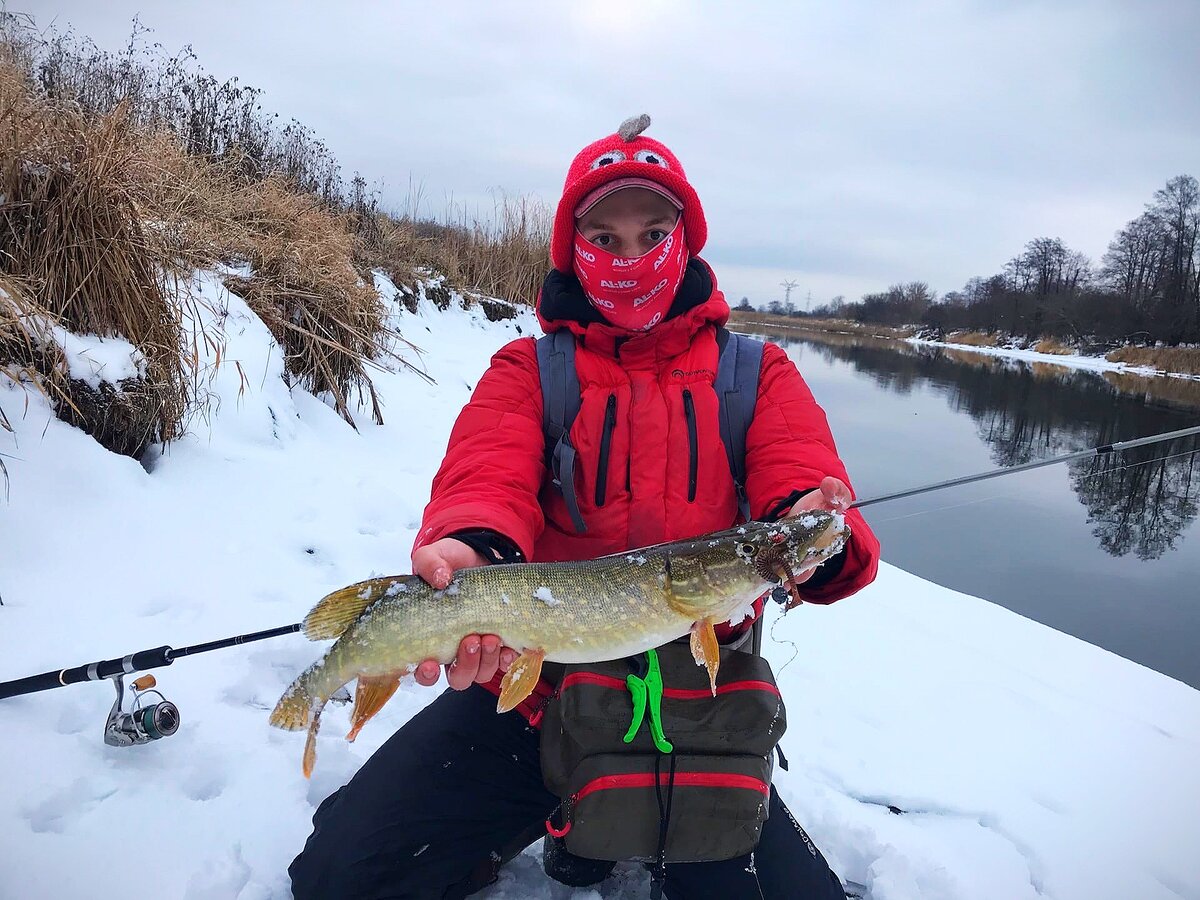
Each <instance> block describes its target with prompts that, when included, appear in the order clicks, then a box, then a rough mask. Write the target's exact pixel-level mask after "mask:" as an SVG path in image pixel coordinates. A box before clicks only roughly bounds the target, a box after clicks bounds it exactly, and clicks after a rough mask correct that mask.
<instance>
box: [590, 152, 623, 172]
mask: <svg viewBox="0 0 1200 900" xmlns="http://www.w3.org/2000/svg"><path fill="white" fill-rule="evenodd" d="M625 159H626V157H625V154H624V153H622V152H621V151H620V150H609V151H607V152H606V153H604V154H603V155H601V156H597V157H596V158H595V159H594V160H592V168H593V169H599V168H600V167H601V166H611V165H612V164H613V163H619V162H625Z"/></svg>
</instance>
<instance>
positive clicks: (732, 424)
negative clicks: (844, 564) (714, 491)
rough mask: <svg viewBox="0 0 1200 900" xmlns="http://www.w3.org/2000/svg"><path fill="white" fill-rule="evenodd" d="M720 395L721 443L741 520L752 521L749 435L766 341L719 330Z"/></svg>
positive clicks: (716, 383)
mask: <svg viewBox="0 0 1200 900" xmlns="http://www.w3.org/2000/svg"><path fill="white" fill-rule="evenodd" d="M717 348H718V351H719V352H720V357H719V359H718V362H717V377H716V379H715V380H714V381H713V389H714V390H715V391H716V392H717V403H718V408H719V410H720V412H719V415H720V425H721V441H722V442H723V443H724V444H725V456H726V458H727V459H728V460H729V471H730V473H731V474H732V475H733V484H734V488H735V489H736V490H737V498H738V509H739V510H740V512H741V514H742V518H744V519H746V520H747V521H749V519H750V500H749V498H748V497H747V496H746V433H747V432H748V431H749V430H750V420H751V419H753V418H754V404H755V403H756V402H757V401H758V375H759V372H760V371H761V370H762V357H763V342H762V341H756V340H754V338H750V337H746V336H745V335H742V334H734V333H732V332H731V331H728V330H727V329H725V328H718V329H717Z"/></svg>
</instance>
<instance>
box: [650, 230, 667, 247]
mask: <svg viewBox="0 0 1200 900" xmlns="http://www.w3.org/2000/svg"><path fill="white" fill-rule="evenodd" d="M666 236H667V233H666V232H665V231H660V230H659V229H657V228H656V229H654V230H653V231H651V232H650V234H649V238H650V240H651V242H653V243H655V244H657V243H658V242H659V241H661V240H662V239H663V238H665V237H666Z"/></svg>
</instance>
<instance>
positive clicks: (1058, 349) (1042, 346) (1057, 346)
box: [1031, 338, 1079, 356]
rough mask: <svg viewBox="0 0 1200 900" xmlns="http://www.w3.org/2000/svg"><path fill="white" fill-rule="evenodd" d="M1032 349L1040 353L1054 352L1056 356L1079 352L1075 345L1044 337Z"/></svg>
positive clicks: (1071, 354)
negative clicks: (1070, 345)
mask: <svg viewBox="0 0 1200 900" xmlns="http://www.w3.org/2000/svg"><path fill="white" fill-rule="evenodd" d="M1031 349H1033V350H1036V351H1037V352H1038V353H1053V354H1054V355H1055V356H1073V355H1074V354H1076V353H1078V352H1079V351H1078V350H1076V349H1075V348H1074V347H1068V346H1067V345H1066V344H1064V343H1061V342H1060V341H1056V340H1055V339H1054V338H1042V339H1041V340H1039V341H1038V342H1037V343H1035V344H1034V345H1033V347H1032V348H1031Z"/></svg>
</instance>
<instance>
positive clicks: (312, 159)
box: [0, 12, 551, 455]
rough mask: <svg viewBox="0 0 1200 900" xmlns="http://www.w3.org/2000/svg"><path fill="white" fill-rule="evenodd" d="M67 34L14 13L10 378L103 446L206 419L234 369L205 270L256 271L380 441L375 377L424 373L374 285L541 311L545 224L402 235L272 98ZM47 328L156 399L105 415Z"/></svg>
mask: <svg viewBox="0 0 1200 900" xmlns="http://www.w3.org/2000/svg"><path fill="white" fill-rule="evenodd" d="M50 34H51V37H50V38H49V39H44V38H43V37H41V36H40V35H39V34H38V33H37V32H35V30H34V29H33V27H32V23H31V22H29V21H27V20H25V19H23V18H22V17H19V16H14V15H10V14H7V13H2V12H0V195H2V196H0V278H5V279H7V282H5V284H7V285H8V286H9V288H11V289H10V290H6V294H7V296H8V298H9V301H8V302H6V303H4V304H0V367H2V368H0V371H4V372H5V373H6V374H8V375H9V376H10V377H13V378H15V379H17V380H19V381H21V382H22V383H24V384H26V385H32V386H35V387H36V388H37V389H40V390H42V391H43V393H45V394H46V395H47V396H48V397H50V398H51V400H52V401H53V402H54V404H55V406H56V408H57V410H58V412H59V415H60V416H61V417H63V418H64V419H66V420H67V421H71V422H73V423H75V424H79V425H81V426H82V427H84V428H85V429H87V430H88V431H89V432H90V433H92V434H93V435H95V436H97V438H99V439H101V440H103V441H104V442H105V444H106V446H110V447H111V448H112V449H116V450H118V451H119V452H125V453H130V454H132V455H138V454H139V453H141V451H142V450H143V449H145V447H146V445H147V444H148V443H149V442H151V441H169V440H172V439H173V438H176V437H178V436H179V435H180V434H182V433H183V431H184V430H185V429H186V423H187V421H188V417H189V416H190V415H191V414H194V413H196V412H198V411H203V407H204V404H205V402H206V398H207V391H206V389H205V386H204V385H203V383H202V375H201V373H200V370H199V366H200V358H201V356H202V354H201V353H200V352H199V348H200V346H201V344H202V343H207V344H208V345H209V346H210V349H211V348H212V347H215V348H216V353H217V356H218V358H220V354H221V351H222V349H223V348H222V346H221V340H222V339H221V336H220V335H219V334H218V335H210V334H202V333H201V334H197V333H196V330H195V329H196V322H197V320H198V317H197V316H196V315H195V311H194V310H192V309H191V308H190V306H189V304H190V303H192V302H193V301H192V300H191V298H189V297H188V296H187V294H186V292H180V291H179V290H178V287H179V280H180V279H181V278H186V277H188V276H190V273H191V272H192V271H193V270H195V269H197V268H207V267H212V266H213V265H214V264H216V263H226V264H230V265H232V266H236V267H238V268H241V269H244V270H245V272H246V275H245V276H244V277H231V278H229V279H228V282H227V284H228V286H229V287H230V288H231V289H232V290H234V291H235V292H237V293H239V294H240V295H242V296H243V297H245V299H246V300H247V301H248V303H249V304H250V305H251V307H252V308H253V309H254V311H255V312H256V313H257V314H258V315H259V316H260V317H261V318H262V319H263V320H264V322H265V323H266V324H267V326H268V327H269V328H270V330H271V332H272V333H273V335H274V336H275V338H276V340H277V341H278V342H279V344H280V345H281V347H282V348H283V351H284V355H285V360H286V370H287V373H288V375H289V377H291V378H293V379H294V380H295V381H297V382H298V383H300V384H301V385H303V386H304V387H305V388H307V389H308V390H310V391H312V392H314V393H316V394H320V395H326V396H328V397H329V398H330V400H331V403H332V405H333V406H334V407H335V408H336V409H337V411H338V412H339V414H340V415H341V416H342V417H343V418H345V419H346V421H347V422H349V423H350V424H351V425H353V424H354V419H353V416H352V414H351V409H352V407H353V404H352V402H351V399H352V397H353V395H354V393H355V392H356V391H357V392H358V395H359V397H360V398H363V397H366V398H369V400H370V403H371V406H372V411H373V413H374V418H375V420H376V421H378V422H382V414H381V410H380V407H379V402H378V397H377V396H376V393H375V389H374V386H373V384H372V382H371V379H370V377H369V375H368V369H369V367H370V366H372V365H382V364H383V361H384V359H385V358H386V357H391V358H393V359H397V360H398V361H399V362H400V363H401V364H403V365H407V362H406V361H405V360H404V359H403V358H402V357H400V356H398V355H397V353H396V350H397V348H401V349H402V348H403V346H404V345H405V342H404V341H403V339H402V338H401V337H400V336H399V335H397V334H395V333H393V332H390V331H389V330H388V329H387V327H386V325H385V321H384V313H385V310H384V308H383V305H382V303H381V302H380V299H379V297H378V295H377V294H376V292H375V290H374V286H373V284H372V283H371V277H370V269H371V268H376V267H377V268H381V269H383V270H385V271H387V272H388V273H389V274H390V275H391V276H392V278H393V280H394V281H395V283H396V284H397V286H399V287H401V288H402V289H405V290H407V291H409V293H410V295H414V296H415V292H416V290H417V286H416V284H415V279H416V278H417V277H418V275H419V273H433V274H435V275H441V276H444V278H443V279H442V280H441V281H440V282H439V286H438V287H436V288H432V289H430V290H428V291H426V293H427V294H429V295H430V296H432V298H433V299H434V301H435V302H438V300H439V299H440V300H441V301H442V305H443V306H445V305H446V304H448V302H449V298H450V291H449V288H450V287H454V288H458V289H460V290H461V291H463V293H464V295H465V296H466V297H467V298H468V300H469V302H478V303H480V305H481V306H482V307H483V309H484V312H485V313H486V314H487V316H488V317H489V318H492V319H498V318H507V317H511V316H512V315H514V309H513V308H512V307H511V306H509V305H508V304H505V303H496V302H494V301H489V300H487V299H486V298H484V297H479V296H473V295H472V294H471V293H469V292H472V291H475V292H480V293H482V294H488V295H493V296H497V297H502V298H507V299H510V300H512V301H514V302H522V301H524V302H532V300H533V299H534V297H535V296H536V295H537V291H538V289H539V287H540V285H541V280H542V277H543V275H544V273H545V270H546V264H547V257H548V253H547V249H548V244H549V230H550V222H551V211H550V209H549V208H548V207H545V206H544V205H542V204H540V203H537V202H535V201H532V200H526V199H517V200H514V199H511V198H507V197H505V198H503V199H502V200H500V201H499V202H498V203H497V204H496V210H495V213H496V215H495V218H494V219H493V220H492V221H491V222H490V223H480V222H478V221H468V219H467V217H466V216H465V214H459V215H457V216H452V217H447V219H446V221H444V222H440V223H433V222H428V221H415V220H413V219H412V218H408V217H403V218H397V217H393V216H387V215H384V214H383V213H381V212H379V211H378V210H377V208H376V199H375V197H374V196H373V195H372V194H370V193H369V192H368V191H367V190H366V186H365V182H364V181H363V180H362V179H361V178H357V177H356V178H355V179H354V180H353V182H352V187H353V190H352V192H351V193H347V192H346V190H345V185H344V184H343V183H342V182H341V181H340V179H337V180H331V179H336V171H337V168H336V161H334V160H333V159H332V157H331V156H330V155H329V153H328V151H327V149H326V148H325V147H324V145H323V144H321V143H320V142H319V141H318V140H317V139H316V138H315V137H314V136H313V135H312V134H311V133H310V132H308V131H307V130H306V129H304V128H303V126H300V125H298V124H297V123H292V124H291V125H289V126H287V127H285V128H283V129H282V130H280V131H275V130H274V126H273V125H271V124H270V120H269V119H268V118H267V116H266V114H259V113H258V112H257V110H258V109H260V108H261V107H258V106H256V103H257V97H258V92H256V91H254V90H253V89H246V88H242V87H238V86H237V85H236V84H235V83H234V82H232V81H231V82H228V83H226V84H224V85H221V84H218V83H216V82H215V81H213V80H212V79H211V77H209V76H206V75H203V73H202V70H201V71H196V70H195V69H194V67H192V66H191V60H190V57H188V56H186V55H185V56H183V57H179V58H175V59H171V60H167V61H165V62H164V61H163V60H160V59H156V58H154V56H153V53H152V52H148V53H147V54H143V55H142V56H139V55H138V54H135V53H134V51H133V49H132V47H133V44H132V43H131V45H130V47H131V49H130V50H129V52H128V53H126V54H124V55H119V56H112V55H110V54H107V53H104V52H102V51H97V50H95V48H94V47H92V46H91V45H90V44H89V43H88V42H86V41H76V40H75V39H74V38H71V37H64V36H58V37H55V36H53V30H51V32H50ZM247 117H248V118H247ZM331 173H332V174H331ZM2 287H3V285H0V288H2ZM414 305H415V304H414ZM34 322H38V323H46V327H50V326H51V325H61V326H62V327H63V328H65V329H67V330H69V331H72V332H75V333H80V334H87V333H93V334H97V335H100V336H110V335H119V336H121V337H124V338H125V339H127V340H129V341H130V342H131V343H132V344H134V345H135V346H136V347H137V349H138V350H139V351H141V353H142V354H143V356H144V357H145V358H146V360H147V372H146V377H145V378H144V379H139V380H137V381H136V383H135V382H134V381H132V380H129V381H126V382H123V383H121V384H119V385H115V386H114V385H105V386H102V389H101V390H100V391H99V392H96V391H91V393H89V391H90V389H89V388H87V386H86V385H85V384H83V383H82V382H77V381H75V380H72V379H71V378H70V377H69V372H67V370H66V366H65V365H64V361H63V359H62V353H61V350H59V349H58V348H57V346H56V345H55V344H54V342H53V340H52V339H50V338H48V337H47V335H45V334H32V333H31V332H30V328H31V327H32V326H31V324H30V323H34ZM189 327H190V328H191V333H189ZM409 346H411V345H409ZM93 394H94V395H95V396H93ZM3 424H4V423H3V422H2V421H0V426H2V425H3ZM122 432H124V433H125V438H126V439H123V438H122V437H121V433H122Z"/></svg>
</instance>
